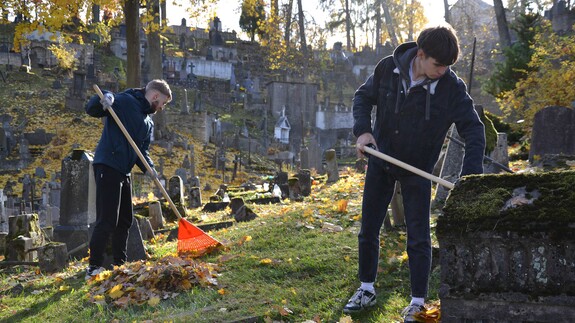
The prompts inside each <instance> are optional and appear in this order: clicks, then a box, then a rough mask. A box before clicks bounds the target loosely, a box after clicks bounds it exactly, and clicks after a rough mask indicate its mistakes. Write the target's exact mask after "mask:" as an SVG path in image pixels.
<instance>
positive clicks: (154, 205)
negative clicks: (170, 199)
mask: <svg viewBox="0 0 575 323" xmlns="http://www.w3.org/2000/svg"><path fill="white" fill-rule="evenodd" d="M148 209H149V214H150V216H149V219H150V225H151V226H152V229H154V230H158V229H161V228H163V227H164V216H163V215H162V205H161V204H160V201H151V202H149V203H148Z"/></svg>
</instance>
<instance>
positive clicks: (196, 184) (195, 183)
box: [188, 176, 200, 187]
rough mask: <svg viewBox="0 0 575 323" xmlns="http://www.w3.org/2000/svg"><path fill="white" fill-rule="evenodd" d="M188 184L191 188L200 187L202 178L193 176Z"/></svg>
mask: <svg viewBox="0 0 575 323" xmlns="http://www.w3.org/2000/svg"><path fill="white" fill-rule="evenodd" d="M188 183H189V184H190V186H191V187H200V178H199V177H198V176H191V177H190V180H189V181H188Z"/></svg>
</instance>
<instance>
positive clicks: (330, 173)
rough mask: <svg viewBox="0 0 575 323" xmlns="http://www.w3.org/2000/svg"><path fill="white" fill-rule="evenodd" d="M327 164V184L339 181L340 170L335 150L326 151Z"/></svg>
mask: <svg viewBox="0 0 575 323" xmlns="http://www.w3.org/2000/svg"><path fill="white" fill-rule="evenodd" d="M325 162H326V171H327V182H328V183H333V182H337V181H338V180H339V169H338V166H337V156H336V154H335V149H328V150H326V151H325Z"/></svg>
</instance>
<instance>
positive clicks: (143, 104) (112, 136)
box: [85, 89, 154, 175]
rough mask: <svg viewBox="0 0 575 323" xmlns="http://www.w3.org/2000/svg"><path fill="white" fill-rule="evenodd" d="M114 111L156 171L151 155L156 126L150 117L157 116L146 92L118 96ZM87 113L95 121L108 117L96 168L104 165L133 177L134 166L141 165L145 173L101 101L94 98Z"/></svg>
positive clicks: (95, 161)
mask: <svg viewBox="0 0 575 323" xmlns="http://www.w3.org/2000/svg"><path fill="white" fill-rule="evenodd" d="M112 108H113V109H114V112H116V114H117V115H118V118H119V119H120V121H121V122H122V124H123V125H124V127H125V128H126V130H128V133H129V134H130V136H131V137H132V139H133V140H134V142H135V143H136V145H137V146H138V147H139V148H140V151H141V152H142V155H144V157H145V159H146V161H147V162H148V164H149V165H150V167H154V163H153V162H152V160H151V159H150V154H149V151H148V150H149V148H150V140H151V136H152V132H153V130H154V122H153V121H152V118H151V117H150V114H152V113H154V111H153V110H152V107H151V105H150V103H149V102H148V100H146V97H145V91H144V89H128V90H126V91H124V92H121V93H118V94H115V95H114V104H112ZM85 109H86V113H88V114H89V115H91V116H92V117H98V118H101V117H107V118H106V119H105V123H104V130H103V131H102V137H101V138H100V141H99V142H98V146H97V147H96V153H95V156H94V161H93V164H104V165H107V166H110V167H112V168H114V169H115V170H117V171H119V172H120V173H122V174H126V175H129V174H130V172H131V171H132V168H133V167H134V164H137V165H138V167H139V168H140V169H141V170H142V171H143V172H145V171H146V166H145V165H144V164H143V163H142V161H141V160H140V159H139V158H138V155H137V154H136V152H135V151H134V149H133V148H132V146H131V145H130V143H129V142H128V140H127V139H126V138H125V136H124V134H123V133H122V130H121V129H120V127H118V125H117V124H116V122H115V121H114V118H112V116H111V115H110V113H109V112H107V111H104V108H103V106H102V104H101V103H100V97H99V96H97V95H95V96H93V97H92V98H90V100H89V101H88V103H87V104H86V107H85Z"/></svg>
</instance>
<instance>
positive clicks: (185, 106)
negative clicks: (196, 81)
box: [182, 89, 190, 114]
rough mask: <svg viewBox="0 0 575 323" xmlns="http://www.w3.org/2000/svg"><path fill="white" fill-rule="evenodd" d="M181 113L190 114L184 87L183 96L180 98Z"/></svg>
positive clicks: (186, 92)
mask: <svg viewBox="0 0 575 323" xmlns="http://www.w3.org/2000/svg"><path fill="white" fill-rule="evenodd" d="M182 114H190V106H189V105H188V91H187V90H186V89H184V97H183V100H182Z"/></svg>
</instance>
